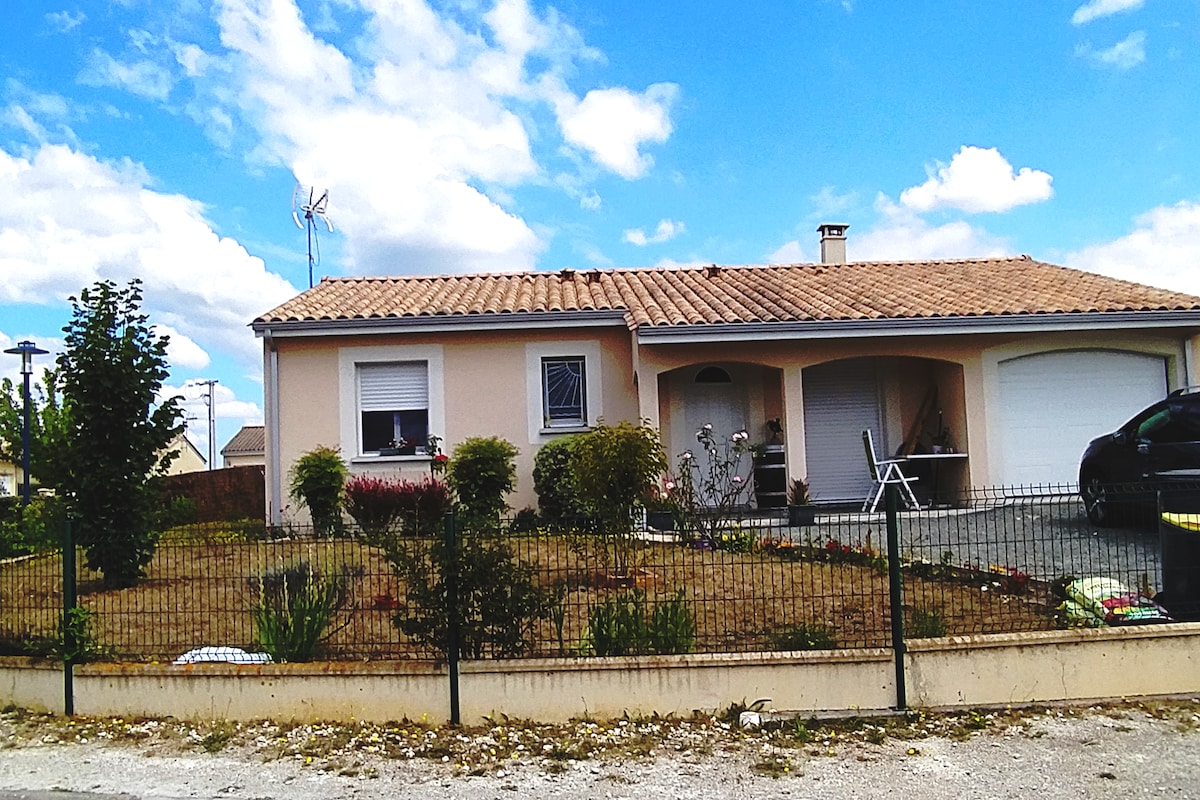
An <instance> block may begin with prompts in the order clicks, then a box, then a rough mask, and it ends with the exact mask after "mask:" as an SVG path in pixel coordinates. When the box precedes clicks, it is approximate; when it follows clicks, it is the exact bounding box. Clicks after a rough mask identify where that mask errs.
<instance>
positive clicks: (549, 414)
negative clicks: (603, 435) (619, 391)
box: [541, 355, 588, 428]
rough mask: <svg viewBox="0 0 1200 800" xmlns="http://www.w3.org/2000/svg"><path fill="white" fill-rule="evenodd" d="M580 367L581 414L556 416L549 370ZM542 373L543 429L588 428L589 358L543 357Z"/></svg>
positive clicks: (571, 356) (573, 356)
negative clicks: (553, 366) (555, 366)
mask: <svg viewBox="0 0 1200 800" xmlns="http://www.w3.org/2000/svg"><path fill="white" fill-rule="evenodd" d="M555 364H560V365H564V366H566V365H572V364H577V365H578V375H577V376H576V375H573V376H572V377H578V380H579V383H580V390H579V401H578V407H579V413H578V414H575V415H572V416H558V417H555V416H554V409H553V408H552V406H551V397H550V396H551V392H552V389H553V387H552V386H551V385H550V384H551V377H550V373H549V368H550V367H551V366H552V365H555ZM541 372H542V427H543V428H583V427H587V423H588V402H587V401H588V380H587V356H583V355H577V356H576V355H569V356H542V358H541Z"/></svg>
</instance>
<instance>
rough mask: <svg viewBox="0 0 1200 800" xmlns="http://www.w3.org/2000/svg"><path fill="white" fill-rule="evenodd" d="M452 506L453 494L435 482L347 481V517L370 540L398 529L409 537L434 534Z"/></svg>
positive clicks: (355, 478) (370, 477) (357, 478)
mask: <svg viewBox="0 0 1200 800" xmlns="http://www.w3.org/2000/svg"><path fill="white" fill-rule="evenodd" d="M449 506H450V491H449V490H448V489H447V488H446V484H444V483H442V482H441V481H439V480H437V479H435V478H430V477H427V478H423V479H421V480H419V481H410V480H401V479H399V478H394V477H381V476H378V475H355V476H353V477H352V478H350V480H348V481H346V488H345V503H344V507H345V509H346V513H348V514H349V515H350V517H351V518H352V519H353V520H354V521H355V523H357V524H358V527H359V529H360V530H361V531H362V532H363V534H364V535H365V536H366V537H367V539H368V540H370V539H377V538H379V537H382V536H384V535H386V534H388V533H390V532H392V531H393V530H396V529H398V530H399V532H400V533H402V534H405V535H409V536H413V535H431V534H434V533H436V532H437V531H438V530H440V527H441V520H442V516H443V515H444V514H445V513H446V510H447V509H448V508H449Z"/></svg>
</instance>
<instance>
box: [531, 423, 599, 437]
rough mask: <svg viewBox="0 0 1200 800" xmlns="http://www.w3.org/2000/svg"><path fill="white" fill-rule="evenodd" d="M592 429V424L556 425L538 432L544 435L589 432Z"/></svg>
mask: <svg viewBox="0 0 1200 800" xmlns="http://www.w3.org/2000/svg"><path fill="white" fill-rule="evenodd" d="M591 429H592V426H591V425H556V426H555V427H553V428H542V429H541V430H540V431H538V433H540V434H541V435H542V436H554V435H555V434H560V433H587V432H588V431H590V430H591Z"/></svg>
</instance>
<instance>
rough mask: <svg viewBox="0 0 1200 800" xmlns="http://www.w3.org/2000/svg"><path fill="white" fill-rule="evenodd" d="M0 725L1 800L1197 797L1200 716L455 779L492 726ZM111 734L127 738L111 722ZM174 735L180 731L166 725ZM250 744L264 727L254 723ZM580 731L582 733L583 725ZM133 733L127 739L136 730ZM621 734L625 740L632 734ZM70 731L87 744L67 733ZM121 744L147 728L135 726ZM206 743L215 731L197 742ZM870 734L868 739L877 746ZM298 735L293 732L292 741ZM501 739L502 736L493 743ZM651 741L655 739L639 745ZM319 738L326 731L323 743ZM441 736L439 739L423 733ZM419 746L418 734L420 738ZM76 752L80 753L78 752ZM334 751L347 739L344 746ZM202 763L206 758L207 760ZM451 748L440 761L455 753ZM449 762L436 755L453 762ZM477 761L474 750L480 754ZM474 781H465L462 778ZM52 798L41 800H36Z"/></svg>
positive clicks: (1153, 715)
mask: <svg viewBox="0 0 1200 800" xmlns="http://www.w3.org/2000/svg"><path fill="white" fill-rule="evenodd" d="M13 719H14V718H13V715H12V714H11V712H10V713H7V714H6V715H5V719H4V720H0V736H2V737H3V752H2V754H0V798H4V799H5V800H8V799H10V798H11V799H13V800H15V798H28V800H51V798H54V799H55V800H58V799H64V800H65V798H72V797H78V796H80V793H83V794H87V793H92V794H95V795H112V794H115V793H123V794H125V795H127V796H132V797H137V798H147V800H148V799H149V798H183V797H191V798H214V800H215V798H255V799H256V800H264V799H265V798H289V799H291V798H295V799H296V800H308V799H309V798H313V799H315V798H321V800H337V799H339V798H362V797H396V798H432V797H437V798H462V799H463V800H495V798H507V797H513V798H543V797H545V798H551V797H553V798H580V800H583V799H584V798H587V799H588V800H590V799H591V798H691V797H697V798H699V797H703V798H738V799H739V800H744V799H745V798H758V797H762V798H768V797H770V798H778V797H780V796H786V797H795V798H809V797H811V798H818V797H819V798H833V800H840V799H841V798H893V797H921V798H935V799H936V798H948V799H949V798H995V797H1028V796H1031V795H1032V794H1033V793H1045V792H1047V791H1048V790H1049V791H1050V792H1051V794H1052V796H1054V797H1087V798H1121V799H1122V800H1125V799H1126V798H1131V797H1170V798H1200V758H1198V757H1197V750H1198V748H1200V702H1198V701H1197V700H1176V701H1172V702H1169V703H1153V704H1151V703H1147V704H1146V705H1145V706H1141V705H1125V706H1116V707H1099V706H1097V707H1093V708H1090V709H1082V710H1074V709H1042V710H1034V711H1022V712H996V713H985V712H966V713H964V714H957V715H951V716H938V715H919V716H913V717H912V718H910V719H909V720H908V721H907V722H905V723H903V724H902V725H900V726H898V727H891V728H885V727H883V725H882V723H877V724H876V723H872V722H870V721H859V722H858V723H857V727H855V725H847V724H846V723H840V724H839V725H836V726H833V727H822V726H819V725H815V724H812V723H810V724H809V725H808V726H806V727H801V728H798V729H797V728H784V729H783V730H777V731H771V732H744V731H740V730H736V729H731V728H728V727H726V726H724V725H722V724H707V725H706V724H701V723H680V722H668V721H663V720H653V721H637V722H631V721H625V722H616V723H608V725H609V726H611V727H610V728H608V729H606V728H605V727H604V724H600V723H587V724H583V723H581V724H579V725H577V726H575V727H574V728H566V729H563V730H559V731H558V732H557V733H547V730H546V729H545V728H541V729H539V731H540V733H541V734H543V735H555V736H566V735H576V736H580V735H582V732H584V731H587V730H591V731H592V732H593V733H594V731H595V729H596V728H597V727H598V728H599V729H600V730H601V731H604V730H611V731H612V732H613V733H614V734H615V733H616V732H618V731H627V732H630V731H635V730H636V731H637V734H636V735H628V736H625V738H624V739H622V738H621V737H619V736H618V737H616V738H615V739H614V741H615V742H616V745H615V746H614V747H613V748H611V749H609V750H606V751H604V752H599V753H597V754H595V755H594V756H590V757H585V758H580V759H562V758H554V757H547V756H545V753H546V752H549V751H546V750H539V751H538V752H536V753H534V752H530V751H525V754H524V755H521V756H520V757H518V758H514V759H506V760H505V761H504V762H503V764H500V765H497V764H495V763H493V764H492V765H491V766H488V767H486V768H479V769H473V768H470V767H469V766H468V767H467V768H463V767H460V766H458V765H457V763H458V762H459V761H460V759H466V758H467V756H466V755H465V753H466V752H467V751H470V752H473V753H476V754H479V753H480V752H481V751H479V750H478V748H477V745H478V744H479V741H480V740H481V737H484V738H485V739H489V740H490V741H492V742H493V743H495V744H497V745H498V740H497V739H496V738H495V737H497V736H503V737H506V738H507V737H515V736H518V732H519V730H520V725H519V724H518V723H508V722H505V723H503V725H499V726H496V727H493V728H491V729H489V730H487V731H483V732H480V731H466V732H462V733H456V732H451V731H447V730H445V729H441V736H442V737H443V738H447V737H449V738H451V739H452V740H453V741H458V740H457V739H454V738H453V737H456V736H457V737H460V738H461V739H462V745H461V746H462V748H463V749H462V751H461V752H458V753H455V754H453V755H446V756H443V757H444V758H445V759H446V760H445V761H443V760H442V758H439V757H437V756H436V753H434V754H433V755H432V757H431V755H430V754H428V753H427V754H425V755H424V756H418V757H403V756H397V755H396V754H395V753H393V754H391V756H390V757H389V756H387V755H382V754H380V753H378V752H373V751H371V749H370V746H369V745H361V742H370V741H372V735H375V736H378V732H382V731H384V729H383V728H380V729H369V728H365V727H362V726H359V727H353V730H355V731H357V732H358V733H359V734H360V736H359V737H358V741H359V742H360V746H358V747H357V748H354V747H349V746H342V747H341V749H337V750H335V751H330V750H326V751H323V754H322V755H318V756H311V755H310V756H305V755H303V754H302V753H296V754H288V753H287V752H281V751H279V750H278V749H275V748H273V747H272V745H271V742H270V741H268V742H267V743H266V744H264V741H263V740H264V739H265V740H272V741H273V740H275V739H277V738H279V735H278V731H279V729H278V728H273V729H272V730H275V731H276V733H273V734H271V735H263V734H262V733H260V732H259V731H260V728H258V727H254V726H250V727H249V728H247V729H240V728H239V730H238V731H236V732H234V733H233V734H232V735H231V737H230V740H229V741H228V743H223V746H222V747H221V749H220V751H219V752H218V753H215V754H209V753H205V752H203V750H202V747H208V746H210V744H211V739H210V738H209V736H208V735H200V734H201V733H202V732H203V731H204V730H206V729H205V728H203V727H198V728H195V729H191V730H190V732H189V729H188V728H187V727H186V725H185V724H183V723H171V724H167V723H163V724H162V725H161V726H160V727H158V728H156V729H154V733H153V734H152V735H147V736H141V737H138V738H134V739H133V740H114V739H113V738H112V736H111V735H110V736H109V737H106V736H104V735H103V734H102V733H101V732H102V731H103V730H104V727H103V725H100V724H97V725H96V726H95V727H86V728H84V727H83V726H84V725H85V724H84V723H80V724H77V725H76V726H74V728H75V730H76V734H75V736H74V738H72V734H71V732H70V731H71V729H70V728H67V727H66V725H65V723H63V722H62V721H61V720H57V721H53V720H51V721H38V720H33V721H29V720H24V721H21V720H18V721H16V722H14V721H13ZM107 724H110V725H112V726H115V729H117V730H120V729H121V725H124V729H125V730H130V729H131V725H130V724H129V723H126V722H125V721H123V720H116V721H109V722H108V723H107ZM172 725H174V726H175V727H172ZM263 725H264V727H262V728H261V730H266V729H267V728H266V727H265V726H266V725H267V724H266V723H264V724H263ZM588 725H590V726H591V727H590V728H588ZM139 726H140V727H139ZM631 726H632V727H631ZM81 729H84V730H86V732H87V734H88V735H85V736H79V735H78V734H79V731H80V730H81ZM133 729H135V730H139V731H144V730H145V729H146V724H145V723H144V722H143V723H137V724H136V725H134V726H133ZM207 730H209V733H210V734H211V732H212V730H213V729H212V728H209V729H207ZM885 730H886V732H885V733H880V731H885ZM297 731H299V732H298V734H296V732H297ZM498 731H499V733H498ZM647 731H651V733H647ZM322 732H323V733H322ZM293 734H296V735H297V736H298V739H297V740H298V741H302V740H304V739H305V737H308V739H309V740H319V739H322V737H332V736H337V735H338V734H337V733H336V731H335V729H334V728H333V727H330V726H327V727H321V726H307V727H302V728H299V729H290V730H288V732H287V734H286V735H287V737H291V736H292V735H293ZM435 735H436V733H435ZM423 736H425V737H427V736H428V731H425V733H424V734H423ZM80 739H87V740H88V741H86V742H82V741H79V740H80ZM338 742H339V743H342V742H343V740H341V739H339V740H338ZM210 749H211V747H210ZM453 749H454V748H450V751H453ZM448 752H449V751H448ZM482 752H483V755H484V756H485V757H486V750H484V751H482ZM471 771H474V772H477V773H478V774H474V775H473V774H469V773H470V772H471ZM45 792H52V794H49V795H47V794H35V793H45Z"/></svg>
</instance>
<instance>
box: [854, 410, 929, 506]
mask: <svg viewBox="0 0 1200 800" xmlns="http://www.w3.org/2000/svg"><path fill="white" fill-rule="evenodd" d="M862 435H863V449H864V450H865V451H866V453H867V466H868V467H869V468H870V470H871V480H872V481H874V485H873V486H872V487H871V494H869V495H868V496H867V499H866V500H864V501H863V507H862V510H863V511H868V510H869V511H871V512H872V513H874V511H875V509H876V508H878V506H879V498H881V497H883V492H884V490H885V489H886V488H887V487H888V485H889V484H893V485H898V486H899V487H900V495H901V497H903V498H904V502H905V503H907V504H908V505H909V506H910V507H912V508H920V507H921V504H920V503H918V502H917V496H916V495H915V494H913V490H912V487H911V486H909V484H910V483H912V482H914V481H916V480H917V479H916V478H909V477H908V476H906V475H905V474H904V473H903V472H902V471H901V470H900V464H901V462H902V459H898V458H891V459H883V460H880V459H879V458H878V457H876V455H875V440H874V439H873V438H871V430H870V429H869V428H868V429H867V430H865V431H863V434H862Z"/></svg>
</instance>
